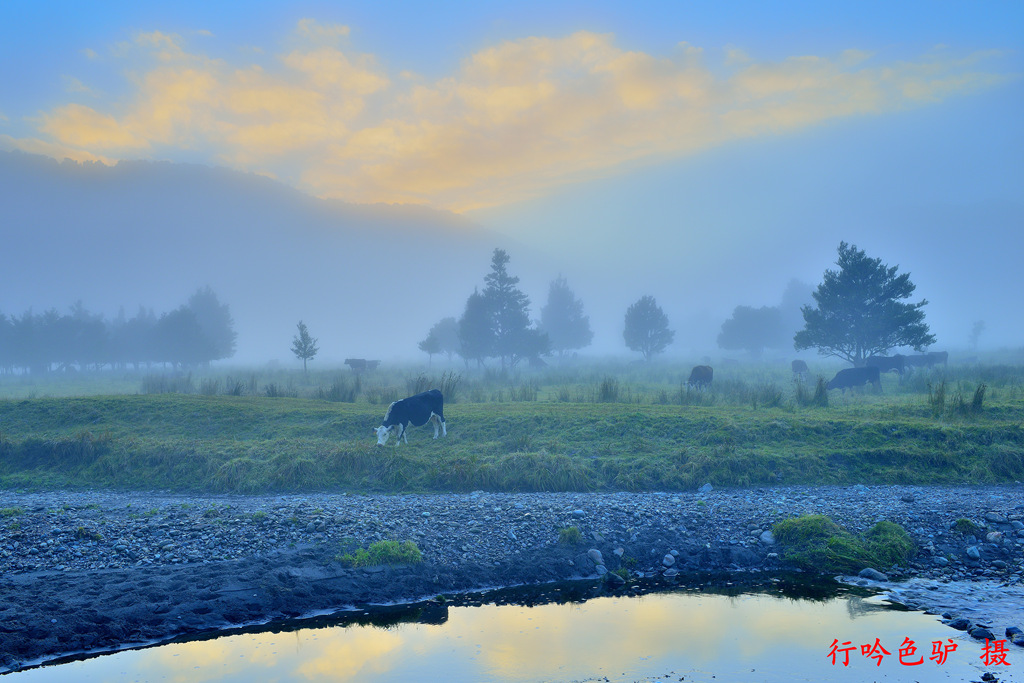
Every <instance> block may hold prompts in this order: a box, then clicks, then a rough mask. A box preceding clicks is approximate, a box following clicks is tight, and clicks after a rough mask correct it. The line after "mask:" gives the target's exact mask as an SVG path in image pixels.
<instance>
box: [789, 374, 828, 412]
mask: <svg viewBox="0 0 1024 683" xmlns="http://www.w3.org/2000/svg"><path fill="white" fill-rule="evenodd" d="M793 398H794V400H795V401H796V404H797V405H798V406H802V407H804V408H828V382H826V381H825V378H824V377H821V376H819V377H818V381H817V382H816V383H815V384H814V391H813V392H811V391H810V388H809V387H808V386H807V385H806V384H804V382H803V381H802V380H799V379H798V380H796V386H795V387H794V390H793Z"/></svg>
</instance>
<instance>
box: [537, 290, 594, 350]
mask: <svg viewBox="0 0 1024 683" xmlns="http://www.w3.org/2000/svg"><path fill="white" fill-rule="evenodd" d="M540 329H541V330H542V331H543V332H544V333H545V334H547V335H548V339H549V340H550V341H551V350H552V351H557V352H558V354H559V355H562V354H564V353H565V352H566V351H570V350H573V349H582V348H585V347H587V346H590V342H591V341H592V340H593V339H594V332H593V331H592V330H591V329H590V318H589V317H588V316H585V315H583V302H582V301H580V300H579V299H577V298H576V294H575V293H574V292H573V291H572V290H571V289H569V284H568V283H567V282H566V281H565V278H563V277H561V276H559V277H558V279H556V280H555V281H553V282H552V283H551V287H550V288H549V289H548V302H547V304H545V306H544V308H542V309H540Z"/></svg>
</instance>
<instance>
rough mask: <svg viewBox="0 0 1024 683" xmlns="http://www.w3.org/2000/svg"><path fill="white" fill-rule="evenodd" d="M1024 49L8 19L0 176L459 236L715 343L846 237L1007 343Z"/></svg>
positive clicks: (881, 15)
mask: <svg viewBox="0 0 1024 683" xmlns="http://www.w3.org/2000/svg"><path fill="white" fill-rule="evenodd" d="M1022 43H1024V3H1020V2H985V3H976V2H975V3H968V2H905V3H891V2H856V3H853V2H835V3H821V2H790V3H757V2H738V3H712V2H706V3H705V2H664V3H658V2H639V3H628V4H627V3H614V2H585V3H584V2H558V1H553V2H529V1H528V2H515V3H509V2H495V3H477V2H451V3H437V2H431V3H418V2H403V3H386V2H384V3H379V2H378V3H366V2H364V3H346V2H341V3H327V2H289V3H280V2H260V1H256V2H253V1H247V2H244V3H236V2H218V3H200V2H189V1H184V2H175V3H173V4H172V3H164V2H154V3H129V2H98V3H88V4H85V3H70V2H67V3H65V2H22V0H13V2H12V1H10V0H8V2H5V3H3V5H2V7H0V149H5V150H14V149H18V150H23V151H27V152H33V153H40V154H46V155H49V156H52V157H54V158H58V159H61V158H65V157H68V158H72V159H75V160H78V161H86V160H99V161H103V162H104V163H108V164H110V163H115V162H116V161H117V160H121V159H154V160H171V161H182V162H192V163H201V164H208V165H221V166H226V167H229V168H233V169H238V170H242V171H247V172H252V173H257V174H262V175H266V176H269V177H271V178H275V179H278V180H280V181H282V182H284V183H287V184H289V185H292V186H294V187H296V188H298V189H300V190H302V191H303V192H307V193H309V194H311V195H314V196H318V197H325V198H336V199H342V200H345V201H348V202H356V203H415V204H423V205H426V206H430V207H433V208H437V209H441V210H447V211H452V212H456V213H460V214H463V215H464V216H466V217H468V218H469V219H471V220H472V221H474V222H476V223H477V224H479V225H481V226H483V227H486V228H488V229H491V230H494V231H496V232H497V233H498V234H501V235H507V236H508V238H509V241H510V243H511V244H513V245H522V247H523V249H525V250H529V251H530V252H531V257H536V258H538V259H540V260H542V261H543V260H544V259H547V261H548V262H550V263H551V265H552V269H557V270H563V269H564V270H565V271H567V272H566V273H565V274H566V275H567V277H568V278H569V281H570V284H571V285H573V284H575V285H576V286H577V287H578V288H579V290H580V291H581V292H582V293H587V292H588V291H589V292H594V294H593V296H598V295H600V296H601V297H602V298H603V300H605V301H607V302H608V303H609V308H608V313H607V315H604V314H603V313H599V312H597V311H595V313H594V317H595V319H596V320H597V319H601V320H604V321H605V323H606V324H607V325H608V326H612V325H614V324H616V322H615V321H616V320H618V319H619V318H621V311H622V310H624V308H625V306H627V305H628V304H629V303H631V302H632V301H634V300H636V299H637V298H639V296H641V295H644V294H653V295H655V296H656V297H657V298H659V299H661V300H663V301H665V302H666V307H667V309H668V310H667V311H666V312H667V313H668V314H669V317H670V319H671V320H675V321H678V322H677V325H678V326H679V327H687V328H694V329H695V328H697V327H700V326H701V325H703V326H704V327H705V328H707V330H705V335H704V336H705V338H706V337H707V334H706V333H707V332H708V330H713V328H714V327H715V326H717V325H720V321H721V316H722V315H723V312H724V314H728V311H730V310H731V309H732V307H733V306H736V305H755V306H759V305H774V304H777V303H778V301H779V299H780V297H781V295H782V291H783V289H784V288H785V286H786V283H787V282H788V281H789V280H791V279H794V278H795V279H798V280H801V281H804V282H808V283H810V284H812V285H813V284H816V283H817V282H818V281H820V277H821V274H822V272H823V271H824V270H825V268H828V267H830V266H832V264H833V262H834V260H835V251H836V247H837V245H838V243H839V241H840V240H845V241H847V242H852V243H854V244H857V245H858V246H859V247H861V248H864V249H865V250H866V251H867V252H868V255H869V256H873V257H874V256H877V257H881V258H882V259H883V260H884V261H885V262H887V263H890V264H892V265H897V264H898V265H899V266H900V267H901V270H909V271H910V272H911V274H912V276H913V281H914V282H915V283H916V284H917V285H918V291H919V293H920V294H921V296H922V297H926V298H927V299H928V300H929V301H930V302H931V304H930V306H932V307H933V308H932V309H926V310H930V311H934V323H933V327H934V328H935V329H936V331H937V332H939V333H940V335H939V336H940V340H943V341H945V342H946V343H950V344H962V343H963V342H964V340H965V338H966V336H967V333H968V331H969V329H970V327H971V324H972V323H973V322H974V320H975V319H979V318H981V317H984V319H985V320H986V329H987V330H988V334H989V335H990V339H991V340H993V341H995V340H998V341H999V342H1000V343H1005V344H1011V345H1016V346H1019V345H1021V343H1022V341H1021V340H1022V339H1024V328H1022V323H1020V320H1021V319H1024V315H1022V313H1024V311H1022V309H1021V307H1020V304H1019V303H1015V300H1014V299H1013V298H1012V297H1010V298H1009V299H1004V298H1003V295H1004V294H1006V293H1007V292H1010V291H1017V292H1019V291H1021V286H1022V285H1024V281H1022V279H1021V276H1020V275H1019V274H1017V273H1016V271H1017V270H1018V268H1017V265H1016V264H1018V263H1019V254H1020V253H1021V248H1022V247H1024V243H1022V241H1021V238H1020V237H1019V235H1020V234H1021V233H1020V229H1021V228H1024V225H1021V220H1022V217H1024V211H1022V208H1021V201H1022V200H1021V196H1022V193H1021V190H1022V189H1024V161H1022V158H1024V154H1022V151H1024V124H1022V119H1024V117H1021V115H1020V112H1021V111H1024V106H1022V105H1024V81H1022V75H1024V55H1022V52H1021V48H1022ZM1013 254H1016V257H1013ZM512 266H513V267H514V266H515V254H513V263H512ZM552 277H553V274H552V275H551V276H549V279H551V278H552ZM609 280H614V281H615V282H616V283H619V284H620V285H621V286H618V287H616V288H614V289H613V291H612V292H611V293H608V291H607V284H608V282H609ZM545 284H546V281H545V282H538V283H536V284H534V285H532V286H533V292H532V298H533V300H534V302H535V303H536V305H537V306H539V304H540V301H539V299H540V298H542V296H543V292H544V290H545V286H544V285H545ZM602 284H603V285H605V286H606V287H605V289H601V287H600V285H602ZM598 292H600V294H598ZM983 297H984V298H985V302H984V303H983V302H981V299H982V298H983ZM584 301H585V302H586V298H585V297H584ZM595 307H596V306H595ZM1014 307H1016V308H1014ZM1007 310H1009V312H1010V315H1007ZM1014 314H1016V315H1014ZM701 321H703V322H701ZM683 332H684V334H682V335H681V337H685V336H686V335H685V330H683Z"/></svg>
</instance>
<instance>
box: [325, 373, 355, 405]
mask: <svg viewBox="0 0 1024 683" xmlns="http://www.w3.org/2000/svg"><path fill="white" fill-rule="evenodd" d="M361 389H362V384H361V380H360V379H359V375H356V378H355V380H354V381H353V382H351V383H349V381H348V380H347V379H345V378H344V377H342V376H341V375H336V376H335V377H334V381H332V382H331V386H330V388H328V389H326V390H325V389H324V388H323V387H318V389H317V398H319V399H321V400H324V401H330V402H331V403H355V401H356V397H357V396H358V395H359V392H360V391H361Z"/></svg>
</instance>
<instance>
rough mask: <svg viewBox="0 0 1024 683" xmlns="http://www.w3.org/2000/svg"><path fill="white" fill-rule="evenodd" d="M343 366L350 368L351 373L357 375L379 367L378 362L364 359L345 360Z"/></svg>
mask: <svg viewBox="0 0 1024 683" xmlns="http://www.w3.org/2000/svg"><path fill="white" fill-rule="evenodd" d="M345 365H347V366H349V367H350V368H352V372H354V373H356V374H357V375H358V374H359V373H361V372H363V371H364V370H376V369H377V366H378V365H380V361H379V360H366V359H365V358H346V359H345Z"/></svg>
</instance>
